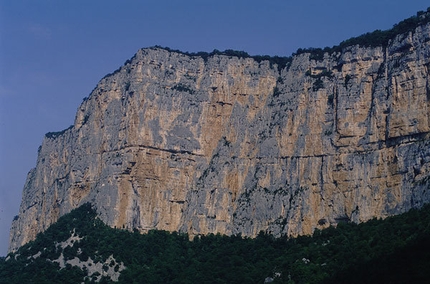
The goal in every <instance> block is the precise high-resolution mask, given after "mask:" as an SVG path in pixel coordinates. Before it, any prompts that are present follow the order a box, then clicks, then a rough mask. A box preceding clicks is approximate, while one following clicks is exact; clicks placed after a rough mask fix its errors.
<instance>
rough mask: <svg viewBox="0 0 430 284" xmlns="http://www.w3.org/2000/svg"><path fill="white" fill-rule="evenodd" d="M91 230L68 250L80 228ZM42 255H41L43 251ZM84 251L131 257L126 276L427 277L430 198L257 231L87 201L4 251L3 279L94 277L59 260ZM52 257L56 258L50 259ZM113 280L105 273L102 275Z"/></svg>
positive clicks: (178, 279)
mask: <svg viewBox="0 0 430 284" xmlns="http://www.w3.org/2000/svg"><path fill="white" fill-rule="evenodd" d="M73 232H74V233H75V235H78V236H80V237H83V239H81V240H80V241H79V242H78V241H77V242H75V244H74V245H73V247H70V246H69V247H67V248H65V249H64V250H62V249H59V248H60V246H58V245H55V244H58V243H60V242H64V241H65V240H67V239H68V238H69V237H70V236H71V234H72V233H73ZM38 254H39V256H38V257H37V258H34V257H33V256H35V255H38ZM60 254H63V256H64V258H65V260H67V259H73V258H74V257H78V258H79V259H80V260H81V261H86V260H88V258H89V257H90V258H91V259H92V260H94V261H95V262H97V261H100V262H104V261H106V259H107V258H108V257H109V256H110V255H113V256H114V258H115V259H116V261H117V263H120V262H123V263H124V265H125V266H126V269H125V270H123V271H122V272H121V276H120V278H119V282H120V283H264V282H265V281H266V282H270V281H272V283H425V282H426V281H427V280H428V279H429V277H430V271H429V270H428V267H430V206H429V205H426V206H424V207H423V208H422V209H421V210H417V209H413V210H411V211H409V212H408V213H405V214H402V215H399V216H394V217H389V218H387V219H385V220H376V219H374V220H371V221H369V222H366V223H363V224H359V225H356V224H353V223H340V224H339V225H338V226H337V228H333V227H330V228H328V229H325V230H316V231H315V232H314V234H313V236H302V237H298V238H287V237H281V238H274V237H273V236H271V235H267V234H265V233H263V232H262V233H260V234H259V235H258V236H257V237H256V238H254V239H252V238H245V237H241V236H240V235H239V236H230V237H227V236H222V235H213V234H211V235H207V236H197V237H195V238H194V239H193V240H192V241H190V240H189V236H188V235H186V234H180V233H175V232H174V233H169V232H165V231H155V230H154V231H150V232H149V233H148V234H143V235H142V234H139V233H138V232H129V231H126V230H119V229H113V228H110V227H108V226H106V225H105V224H103V223H102V222H101V221H100V220H99V219H98V218H97V213H96V211H95V210H93V209H92V208H91V205H89V204H86V205H83V206H82V207H80V208H79V209H76V210H74V211H72V212H71V213H70V214H68V215H65V216H63V217H62V218H60V220H59V221H58V222H57V223H55V224H54V225H52V226H51V227H50V228H49V229H48V230H47V231H45V232H44V233H42V234H39V235H38V236H37V238H36V240H35V241H33V242H30V243H29V244H27V245H25V246H23V247H21V248H20V249H19V250H18V251H17V252H16V253H15V254H10V255H9V256H8V257H7V258H6V259H7V260H5V259H0V283H80V282H85V283H91V282H93V281H95V279H96V278H95V277H87V278H86V279H85V280H84V277H85V276H86V275H87V273H86V271H83V270H81V269H80V268H77V267H73V266H71V265H68V266H67V267H65V268H63V269H60V268H59V266H58V264H57V263H55V262H52V260H55V259H58V258H59V257H60ZM48 259H49V260H51V261H49V260H48ZM109 282H111V280H110V278H107V277H103V278H102V279H101V283H109Z"/></svg>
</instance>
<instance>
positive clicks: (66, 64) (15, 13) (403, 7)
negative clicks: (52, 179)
mask: <svg viewBox="0 0 430 284" xmlns="http://www.w3.org/2000/svg"><path fill="white" fill-rule="evenodd" d="M429 6H430V2H429V1H428V0H402V1H400V0H361V1H346V0H325V1H321V0H308V1H305V0H300V1H299V0H297V1H292V0H291V1H290V0H267V1H262V0H260V1H256V0H255V1H254V0H246V1H243V0H228V1H226V0H211V1H206V0H195V1H194V0H181V1H179V0H171V1H167V0H147V1H143V0H140V1H139V0H117V1H113V0H112V1H111V0H99V1H97V0H92V1H90V0H86V1H83V0H73V1H72V0H61V1H60V0H50V1H49V0H38V1H34V0H28V1H22V0H0V256H2V255H6V251H7V246H8V240H9V229H10V225H11V221H12V219H13V216H14V215H17V214H18V209H19V204H20V201H21V194H22V189H23V186H24V182H25V179H26V175H27V173H28V171H29V170H30V169H31V168H33V167H34V166H35V165H36V155H37V148H38V147H39V145H40V144H41V142H42V139H43V136H44V134H45V133H46V132H50V131H60V130H62V129H65V128H67V127H68V126H70V125H71V124H73V121H74V117H75V112H76V110H77V108H78V106H79V104H80V103H81V101H82V99H83V98H84V97H86V96H88V95H89V93H90V92H91V90H92V89H93V88H94V87H95V86H96V84H97V82H98V81H99V80H100V79H101V78H102V77H103V76H104V75H106V74H108V73H111V72H112V71H114V70H115V69H117V68H118V67H119V66H121V65H122V64H123V63H124V62H125V60H127V59H129V58H131V57H132V56H133V55H134V53H135V52H136V51H137V50H138V49H139V48H142V47H149V46H154V45H161V46H167V47H170V48H172V49H179V50H182V51H189V52H197V51H208V52H210V51H212V50H214V49H218V50H225V49H235V50H243V51H246V52H248V53H249V54H251V55H279V56H289V55H291V54H292V53H293V52H295V51H296V50H297V49H298V48H308V47H325V46H333V45H337V44H339V43H340V42H341V41H342V40H345V39H348V38H350V37H353V36H358V35H361V34H363V33H366V32H371V31H373V30H375V29H381V30H386V29H389V28H391V27H392V26H393V24H395V23H397V22H399V21H401V20H403V19H405V18H408V17H410V16H413V15H415V14H416V12H417V11H420V10H426V9H427V8H428V7H429Z"/></svg>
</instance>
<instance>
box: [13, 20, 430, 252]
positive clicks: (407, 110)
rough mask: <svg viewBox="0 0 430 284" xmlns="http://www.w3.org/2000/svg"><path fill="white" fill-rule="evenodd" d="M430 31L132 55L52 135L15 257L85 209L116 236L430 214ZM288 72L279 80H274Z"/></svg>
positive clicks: (16, 237) (30, 184) (278, 230)
mask: <svg viewBox="0 0 430 284" xmlns="http://www.w3.org/2000/svg"><path fill="white" fill-rule="evenodd" d="M429 66H430V24H426V25H421V26H418V27H417V28H416V29H415V30H414V31H412V32H408V33H405V34H400V35H398V36H396V37H395V38H394V39H393V40H391V41H390V43H389V44H388V46H386V47H360V46H358V45H355V46H349V47H346V48H344V49H343V50H342V51H341V52H332V53H325V54H324V56H321V57H318V58H315V56H313V55H312V53H302V54H299V55H296V56H293V57H292V59H291V61H290V62H289V64H287V66H286V67H285V68H284V67H282V66H278V65H276V64H272V63H270V62H269V61H264V60H256V59H253V58H241V57H235V56H227V55H216V54H215V55H211V56H208V57H202V56H197V55H189V54H184V53H180V52H173V51H169V50H166V49H162V48H156V47H154V48H147V49H142V50H139V51H138V52H137V54H136V55H135V56H134V57H133V58H132V59H131V60H128V61H127V62H126V63H125V65H124V66H122V67H121V68H120V69H118V70H117V71H115V72H114V73H113V74H110V75H108V76H106V77H105V78H103V79H102V80H101V81H100V82H99V83H98V85H97V86H96V88H95V89H94V90H93V92H92V93H91V95H90V96H89V97H88V98H86V99H85V100H84V102H83V103H82V104H81V106H80V107H79V109H78V111H77V114H76V118H75V122H74V125H73V126H71V127H70V128H68V129H66V130H64V131H62V132H57V133H48V134H47V135H46V137H45V139H44V141H43V144H42V146H41V148H40V149H39V155H38V160H37V165H36V168H34V169H33V170H31V171H30V173H29V174H28V178H27V181H26V184H25V187H24V192H23V199H22V203H21V207H20V211H19V216H18V217H17V218H15V220H14V221H13V225H12V229H11V239H10V248H9V250H10V251H14V250H15V249H16V248H18V247H19V246H21V245H22V244H24V243H26V242H28V241H30V240H32V239H34V238H35V236H36V234H37V233H38V232H41V231H44V230H45V229H46V228H47V227H48V226H49V225H51V224H52V223H54V222H55V221H56V220H57V219H58V218H59V217H60V216H61V215H63V214H65V213H68V212H70V210H72V209H73V208H76V207H77V206H79V205H81V204H83V203H85V202H91V203H93V204H95V205H96V207H97V209H98V212H99V214H100V217H101V219H102V220H103V221H105V222H106V223H107V224H108V225H110V226H112V227H118V228H128V229H134V228H135V229H138V230H140V231H141V232H145V231H147V230H150V229H162V230H168V231H181V232H188V233H189V234H190V235H197V234H208V233H221V234H227V235H230V234H238V233H241V234H242V235H245V236H255V235H256V234H258V233H259V232H260V231H261V230H263V231H266V232H270V233H272V234H274V235H275V236H280V235H283V234H286V235H291V236H296V235H299V234H309V233H312V231H313V230H314V229H315V228H319V229H321V228H325V227H327V226H329V225H336V224H337V223H338V222H341V221H345V220H346V221H353V222H362V221H366V220H369V219H371V218H374V217H381V218H383V217H386V216H389V215H393V214H398V213H402V212H405V211H407V210H408V209H410V208H412V207H419V206H421V205H423V204H424V203H426V202H429V201H430V178H429V175H430V140H429V137H430V134H429V133H430V116H429V107H430V80H429V79H430V78H429ZM281 67H282V68H281Z"/></svg>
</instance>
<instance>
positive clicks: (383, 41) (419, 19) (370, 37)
mask: <svg viewBox="0 0 430 284" xmlns="http://www.w3.org/2000/svg"><path fill="white" fill-rule="evenodd" d="M429 22H430V7H429V8H427V11H419V12H417V14H416V16H412V17H410V18H408V19H406V20H403V21H401V22H399V23H398V24H395V25H394V26H393V27H392V28H391V29H389V30H385V31H382V30H375V31H373V32H368V33H365V34H362V35H360V36H357V37H352V38H350V39H347V40H345V41H342V42H341V43H340V44H339V45H335V46H333V47H325V48H299V49H298V50H297V51H296V52H295V53H294V54H293V56H294V55H299V54H303V53H310V54H311V59H315V60H321V59H323V56H324V54H325V53H329V54H331V53H335V52H342V50H344V49H345V48H347V47H349V46H354V45H359V46H362V47H378V46H382V47H386V46H387V45H388V43H389V41H390V40H392V39H394V38H395V37H396V36H397V35H400V34H405V33H408V32H411V31H414V30H415V29H416V28H417V27H418V26H420V25H425V24H427V23H429Z"/></svg>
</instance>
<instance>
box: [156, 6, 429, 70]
mask: <svg viewBox="0 0 430 284" xmlns="http://www.w3.org/2000/svg"><path fill="white" fill-rule="evenodd" d="M429 22H430V7H429V8H427V11H419V12H417V14H416V15H415V16H412V17H410V18H408V19H405V20H403V21H401V22H399V23H398V24H395V25H394V26H393V27H392V28H391V29H389V30H384V31H382V30H375V31H373V32H368V33H365V34H362V35H360V36H357V37H352V38H350V39H347V40H345V41H342V42H341V43H340V44H339V45H335V46H333V47H325V48H313V47H311V48H299V49H298V50H297V51H296V52H295V53H293V54H292V56H296V55H300V54H303V53H310V58H311V59H315V60H322V59H323V56H324V54H325V53H328V54H332V53H335V52H342V50H344V49H345V48H347V47H349V46H354V45H359V46H363V47H378V46H382V47H386V46H387V45H388V43H389V41H390V40H392V39H394V38H395V37H396V36H397V35H399V34H405V33H408V32H410V31H413V30H415V29H416V28H417V27H418V26H420V25H424V24H427V23H429ZM156 47H157V48H163V49H165V50H168V51H172V52H178V53H182V54H186V55H189V56H199V57H202V58H203V59H204V60H205V61H207V60H208V58H209V57H211V56H214V55H226V56H234V57H239V58H253V59H254V60H256V61H257V62H261V61H263V60H267V61H269V62H270V64H271V65H272V66H273V65H274V64H276V65H277V66H278V69H279V70H282V69H283V68H285V67H287V66H288V65H289V64H290V63H291V62H292V58H293V57H292V56H288V57H285V56H269V55H249V54H248V53H247V52H245V51H237V50H232V49H227V50H225V51H219V50H217V49H215V50H213V51H212V52H183V51H180V50H174V49H170V48H168V47H161V46H156Z"/></svg>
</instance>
